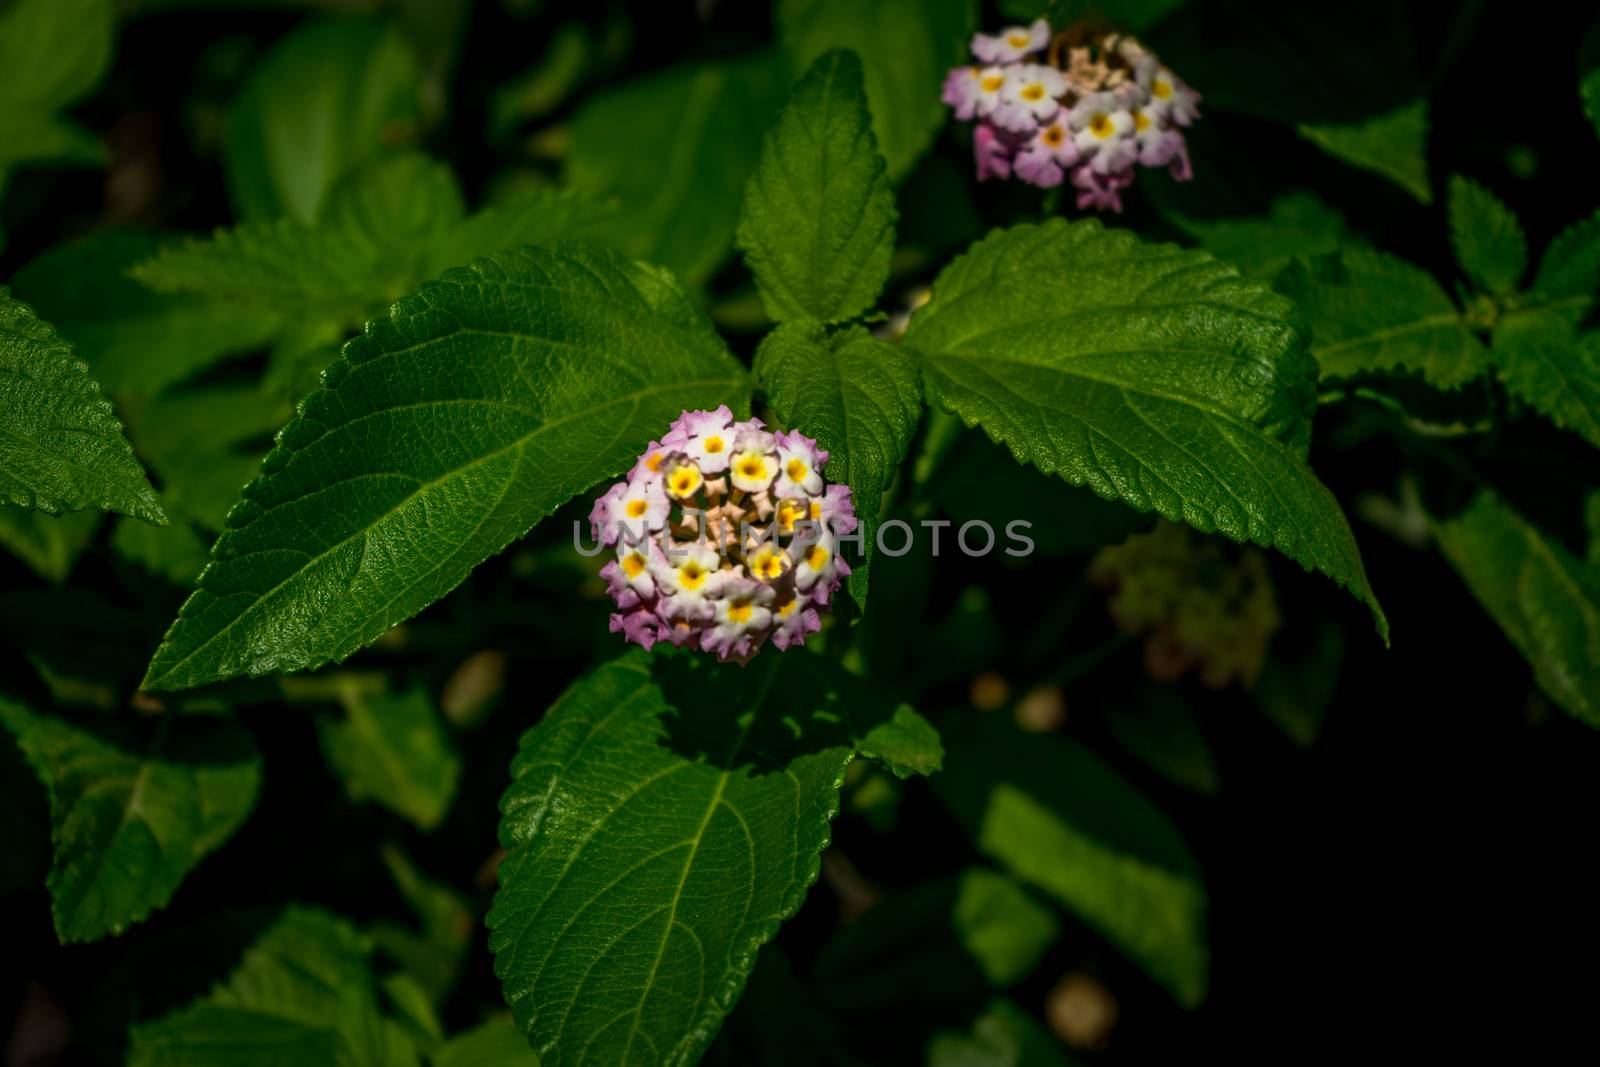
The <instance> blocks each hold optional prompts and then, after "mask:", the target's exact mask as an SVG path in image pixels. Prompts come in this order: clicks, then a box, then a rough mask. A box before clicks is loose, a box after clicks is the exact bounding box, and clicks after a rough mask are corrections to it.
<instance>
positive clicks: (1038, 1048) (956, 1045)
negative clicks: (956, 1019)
mask: <svg viewBox="0 0 1600 1067" xmlns="http://www.w3.org/2000/svg"><path fill="white" fill-rule="evenodd" d="M1076 1062H1078V1061H1077V1060H1075V1059H1074V1058H1073V1057H1072V1056H1071V1055H1069V1054H1068V1053H1067V1051H1066V1050H1065V1049H1063V1048H1062V1047H1061V1045H1060V1044H1059V1043H1057V1041H1056V1039H1055V1038H1054V1037H1052V1036H1051V1034H1050V1032H1049V1031H1048V1030H1046V1029H1045V1028H1044V1027H1042V1026H1040V1025H1039V1023H1038V1022H1037V1021H1036V1020H1035V1019H1034V1018H1033V1017H1032V1016H1031V1015H1029V1014H1028V1013H1027V1012H1025V1011H1023V1010H1022V1009H1021V1008H1019V1007H1017V1005H1016V1003H1015V1002H1013V1001H1010V1000H996V1001H993V1002H991V1003H990V1005H989V1006H988V1008H986V1009H985V1010H984V1013H983V1014H982V1015H980V1016H978V1018H977V1019H976V1020H975V1021H974V1022H973V1024H972V1031H971V1033H968V1034H959V1033H953V1032H947V1033H942V1034H940V1035H939V1036H937V1037H935V1038H934V1039H933V1042H932V1044H931V1045H929V1047H928V1067H1071V1065H1072V1064H1074V1063H1076Z"/></svg>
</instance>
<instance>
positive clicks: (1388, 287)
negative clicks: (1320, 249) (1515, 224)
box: [1275, 248, 1490, 389]
mask: <svg viewBox="0 0 1600 1067" xmlns="http://www.w3.org/2000/svg"><path fill="white" fill-rule="evenodd" d="M1275 284H1276V286H1277V288H1278V291H1279V292H1281V293H1283V294H1285V295H1286V296H1288V297H1290V298H1291V299H1293V300H1294V302H1295V303H1296V304H1297V305H1299V307H1300V309H1301V311H1302V312H1304V314H1305V316H1306V318H1307V319H1309V320H1310V322H1311V329H1312V335H1311V351H1312V353H1313V354H1314V355H1315V356H1316V357H1317V363H1318V364H1319V365H1320V366H1321V368H1322V376H1323V378H1325V379H1335V378H1352V377H1355V376H1357V375H1360V374H1367V373H1373V372H1389V373H1393V372H1400V371H1410V372H1414V373H1417V374H1420V375H1422V377H1423V378H1424V379H1425V380H1426V381H1427V382H1428V383H1429V384H1431V385H1434V386H1437V387H1438V388H1441V389H1456V388H1459V387H1461V386H1462V385H1464V384H1465V383H1467V382H1469V381H1472V380H1473V379H1474V378H1477V377H1480V376H1481V375H1483V374H1484V373H1486V372H1487V371H1488V370H1489V365H1490V361H1489V353H1488V351H1487V350H1486V349H1485V348H1484V347H1483V345H1482V344H1481V343H1479V341H1478V339H1477V338H1476V337H1475V336H1473V333H1472V330H1471V329H1470V328H1468V326H1467V324H1466V321H1465V320H1464V319H1463V318H1462V317H1461V312H1460V311H1458V310H1457V309H1456V305H1455V301H1453V300H1451V299H1450V296H1449V294H1448V293H1446V292H1445V291H1444V290H1443V289H1442V288H1440V287H1439V283H1438V282H1436V281H1434V280H1433V275H1431V274H1429V273H1428V272H1427V271H1425V270H1423V269H1422V268H1420V267H1416V266H1413V265H1412V264H1410V263H1407V262H1406V261H1405V260H1403V259H1399V258H1396V257H1395V256H1391V255H1388V254H1386V253H1383V252H1376V251H1372V250H1370V249H1365V248H1347V249H1345V250H1343V251H1341V252H1336V253H1333V254H1331V255H1327V256H1321V257H1319V258H1316V259H1312V260H1309V261H1305V262H1300V263H1295V264H1292V265H1291V266H1289V267H1288V268H1287V269H1285V270H1284V272H1283V273H1282V274H1280V275H1279V276H1278V279H1277V281H1276V283H1275Z"/></svg>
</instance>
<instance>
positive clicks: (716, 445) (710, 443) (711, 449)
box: [706, 437, 726, 456]
mask: <svg viewBox="0 0 1600 1067" xmlns="http://www.w3.org/2000/svg"><path fill="white" fill-rule="evenodd" d="M724 447H726V446H724V445H723V443H722V438H720V437H708V438H706V452H708V453H709V454H711V455H713V456H714V455H716V454H717V453H718V452H721V451H722V450H723V448H724Z"/></svg>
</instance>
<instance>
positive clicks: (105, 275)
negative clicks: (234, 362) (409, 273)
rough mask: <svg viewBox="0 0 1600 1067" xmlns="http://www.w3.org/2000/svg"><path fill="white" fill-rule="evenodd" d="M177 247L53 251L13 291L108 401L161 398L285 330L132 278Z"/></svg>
mask: <svg viewBox="0 0 1600 1067" xmlns="http://www.w3.org/2000/svg"><path fill="white" fill-rule="evenodd" d="M170 243H171V242H170V241H167V240H166V239H165V238H162V237H159V236H157V235H156V234H152V233H147V232H143V231H139V230H100V231H98V232H96V233H93V234H91V235H89V236H88V237H85V238H83V239H82V240H80V241H74V242H72V243H70V244H64V245H57V246H56V247H54V248H51V249H49V250H48V251H46V252H45V253H43V254H42V255H40V256H39V257H37V258H36V259H34V260H33V261H32V262H30V263H29V264H28V265H27V266H25V267H23V268H22V269H21V270H20V271H18V272H17V273H16V275H15V276H14V277H13V278H12V279H11V288H12V291H13V292H14V293H15V294H16V296H17V299H19V300H25V301H27V302H28V303H30V304H32V305H33V307H34V309H35V310H36V311H37V312H38V313H39V315H40V316H41V317H42V318H44V319H47V320H48V321H50V322H51V323H53V324H54V325H55V327H56V330H57V331H58V332H59V333H60V334H61V336H63V337H65V338H66V339H67V340H69V341H71V342H72V345H73V347H74V348H75V349H76V350H77V352H78V355H79V356H81V357H82V358H83V360H84V362H86V363H88V364H89V368H90V370H91V371H93V372H94V376H95V378H96V380H98V381H99V382H100V384H101V386H102V387H104V388H105V390H106V391H107V392H108V393H111V394H113V395H116V396H119V397H120V396H125V395H137V396H150V395H154V394H155V393H157V392H159V391H160V390H161V389H163V388H165V387H166V386H168V385H171V384H172V383H174V382H177V381H180V380H182V379H184V378H186V377H188V376H189V375H191V374H193V373H195V372H196V371H198V370H201V369H203V368H205V367H208V366H210V365H211V364H213V363H215V362H217V361H218V360H219V359H221V358H222V357H224V356H227V355H230V354H232V353H236V352H245V351H249V350H251V349H257V348H260V347H262V346H264V345H265V344H266V342H267V340H268V338H270V337H271V336H272V335H273V333H275V332H276V331H277V330H278V329H279V326H280V324H279V322H278V320H277V318H276V317H275V316H273V315H270V314H266V313H263V312H262V311H261V310H259V309H256V308H249V307H239V306H237V305H235V304H232V303H226V302H221V301H212V300H201V299H196V298H195V297H192V296H176V295H169V294H163V293H153V292H151V291H150V290H149V289H148V288H146V287H145V286H143V285H140V284H139V283H138V282H136V281H134V280H133V279H131V278H129V277H128V276H127V271H128V268H130V267H132V266H134V265H135V264H137V263H139V262H141V261H143V260H146V259H148V258H150V257H151V256H153V255H155V254H156V251H157V249H159V248H161V247H162V246H163V245H164V244H170ZM308 266H312V267H313V268H314V264H312V265H308Z"/></svg>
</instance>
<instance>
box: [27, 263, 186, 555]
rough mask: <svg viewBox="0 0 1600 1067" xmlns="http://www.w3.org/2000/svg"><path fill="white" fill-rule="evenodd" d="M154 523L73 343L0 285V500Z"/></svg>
mask: <svg viewBox="0 0 1600 1067" xmlns="http://www.w3.org/2000/svg"><path fill="white" fill-rule="evenodd" d="M3 504H20V505H22V506H23V507H26V508H37V509H38V510H40V511H45V512H49V513H50V514H52V515H57V514H60V513H61V512H63V511H85V510H88V509H90V508H100V509H102V510H105V511H117V512H121V513H122V514H124V515H132V516H134V517H135V518H139V519H143V520H145V521H146V522H151V523H155V524H156V525H158V526H159V525H161V524H163V523H165V522H166V521H167V516H166V514H165V513H164V512H163V511H162V510H161V504H160V502H159V501H158V500H157V499H156V494H155V490H153V489H151V488H150V483H149V482H148V481H146V480H145V476H144V471H143V470H142V469H140V467H139V461H138V460H137V459H135V458H134V456H133V449H132V448H130V447H129V445H128V439H127V438H126V437H124V436H123V435H122V424H121V423H120V422H118V421H117V417H116V415H115V414H113V413H112V410H111V404H110V402H108V401H107V400H106V399H105V398H104V397H102V396H101V395H100V387H99V386H98V385H96V384H95V381H94V379H93V378H91V377H89V368H88V367H86V366H84V365H83V363H82V362H81V361H80V360H79V359H78V358H77V357H76V356H75V355H73V352H72V346H71V345H69V344H67V343H66V341H64V340H62V339H61V338H60V337H59V336H57V335H56V332H55V330H54V329H52V328H51V327H50V325H49V324H48V323H45V322H42V321H40V319H39V317H38V316H37V315H35V314H34V313H33V311H32V309H30V308H29V307H28V305H26V304H24V303H22V302H21V301H18V300H14V299H12V297H11V294H10V293H9V292H7V291H6V289H5V287H4V286H0V505H3Z"/></svg>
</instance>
